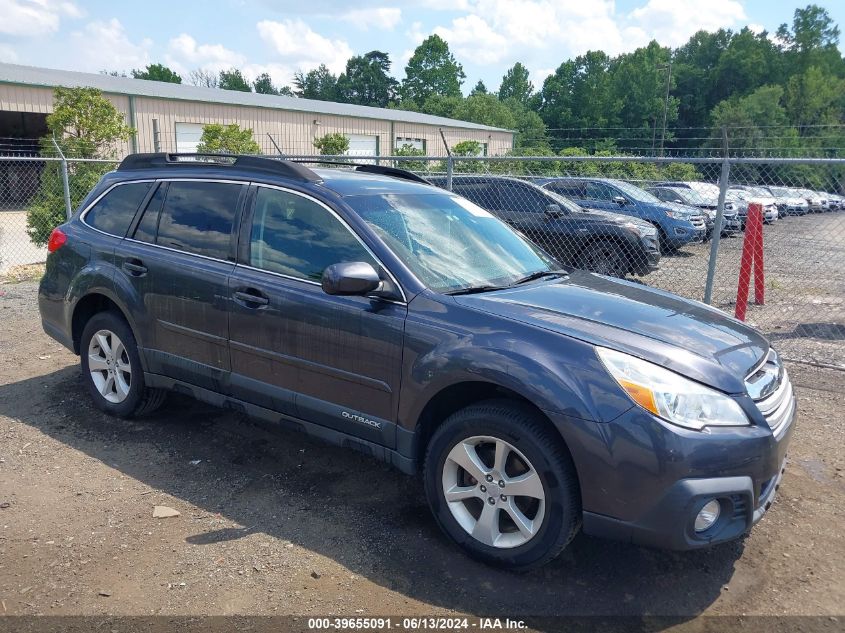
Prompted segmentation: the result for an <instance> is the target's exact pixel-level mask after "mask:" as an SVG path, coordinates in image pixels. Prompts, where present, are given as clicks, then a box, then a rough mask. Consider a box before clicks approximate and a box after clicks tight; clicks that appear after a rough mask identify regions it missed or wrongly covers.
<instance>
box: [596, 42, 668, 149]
mask: <svg viewBox="0 0 845 633" xmlns="http://www.w3.org/2000/svg"><path fill="white" fill-rule="evenodd" d="M669 61H670V51H669V49H668V48H664V47H662V46H660V45H659V44H658V43H657V42H655V41H652V42H650V43H649V45H648V46H646V47H644V48H638V49H637V50H635V51H634V52H632V53H627V54H625V55H621V56H620V57H619V58H617V60H616V61H615V62H614V64H613V66H614V67H613V71H612V72H613V92H612V94H613V95H614V98H615V99H616V100H618V102H619V105H620V107H619V115H618V121H619V125H620V126H622V127H624V128H628V130H627V131H626V134H627V136H628V138H627V139H625V140H623V139H620V140H619V146H620V148H622V149H624V148H625V147H628V146H633V147H641V146H642V144H643V142H644V140H646V139H648V141H651V139H652V138H653V137H654V135H655V128H656V127H659V126H660V124H661V123H662V121H663V111H664V107H666V105H667V104H666V99H665V97H666V79H667V75H666V73H667V70H666V65H667V64H668V63H669ZM677 119H678V99H677V98H675V97H671V96H670V97H669V100H668V107H666V125H667V128H671V127H672V126H674V125H675V122H676V121H677ZM657 134H659V132H658V133H657ZM667 138H671V133H670V134H669V135H668V137H667Z"/></svg>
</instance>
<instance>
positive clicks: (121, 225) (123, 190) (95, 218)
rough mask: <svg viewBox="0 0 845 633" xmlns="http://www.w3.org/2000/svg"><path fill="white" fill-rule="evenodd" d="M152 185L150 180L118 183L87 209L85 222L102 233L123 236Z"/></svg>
mask: <svg viewBox="0 0 845 633" xmlns="http://www.w3.org/2000/svg"><path fill="white" fill-rule="evenodd" d="M152 186H153V183H151V182H131V183H127V184H125V185H118V186H117V187H115V188H114V189H112V190H111V191H109V192H108V193H107V194H106V195H105V196H103V197H102V198H100V201H99V202H97V204H95V205H94V206H93V207H91V209H89V210H88V213H86V214H85V223H86V224H88V226H92V227H94V228H95V229H98V230H100V231H103V232H104V233H109V234H111V235H115V236H117V237H123V236H124V235H126V230H127V229H128V228H129V225H130V223H131V222H132V218H134V217H135V212H136V211H137V210H138V207H139V206H140V205H141V202H143V200H144V198H145V197H146V195H147V192H149V190H150V188H151V187H152Z"/></svg>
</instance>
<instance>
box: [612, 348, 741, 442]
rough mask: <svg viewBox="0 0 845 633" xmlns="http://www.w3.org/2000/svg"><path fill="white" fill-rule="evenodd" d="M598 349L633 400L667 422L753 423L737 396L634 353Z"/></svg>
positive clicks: (693, 426)
mask: <svg viewBox="0 0 845 633" xmlns="http://www.w3.org/2000/svg"><path fill="white" fill-rule="evenodd" d="M596 352H597V353H598V356H599V358H600V359H601V361H602V363H604V366H605V367H606V368H607V371H608V372H610V375H611V376H613V378H614V379H615V380H616V382H618V383H619V386H620V387H622V389H624V390H625V392H626V393H627V394H628V396H629V397H630V398H631V400H633V401H634V402H635V403H637V404H638V405H639V406H641V407H642V408H643V409H645V410H646V411H650V412H651V413H653V414H654V415H656V416H659V417H661V418H663V419H664V420H666V421H667V422H671V423H672V424H677V425H678V426H683V427H685V428H688V429H695V430H698V431H700V430H701V429H703V428H704V427H707V426H748V424H749V422H748V418H747V417H746V416H745V412H744V411H743V410H742V408H741V407H740V406H739V404H737V402H736V401H735V400H734V399H733V398H730V397H728V396H726V395H724V394H722V393H719V392H718V391H715V390H713V389H710V388H709V387H705V386H704V385H701V384H699V383H697V382H693V381H692V380H689V379H687V378H684V377H683V376H680V375H679V374H676V373H675V372H673V371H670V370H668V369H666V368H664V367H660V366H659V365H655V364H654V363H649V362H647V361H644V360H641V359H639V358H636V357H634V356H630V355H628V354H623V353H622V352H617V351H615V350H612V349H607V348H605V347H597V348H596Z"/></svg>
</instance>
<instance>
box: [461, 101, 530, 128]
mask: <svg viewBox="0 0 845 633" xmlns="http://www.w3.org/2000/svg"><path fill="white" fill-rule="evenodd" d="M456 106H457V107H456V108H455V109H454V110H453V112H452V118H455V119H459V120H461V121H472V122H473V123H480V124H481V125H490V126H492V127H501V128H504V129H506V130H512V129H514V128H515V127H516V117H514V115H513V112H512V111H511V109H510V108H508V106H507V105H506V104H504V103H502V102H501V101H499V100H498V99H497V98H496V95H491V94H477V95H472V96H470V97H467V98H466V99H461V100H459V101H458V102H457V104H456Z"/></svg>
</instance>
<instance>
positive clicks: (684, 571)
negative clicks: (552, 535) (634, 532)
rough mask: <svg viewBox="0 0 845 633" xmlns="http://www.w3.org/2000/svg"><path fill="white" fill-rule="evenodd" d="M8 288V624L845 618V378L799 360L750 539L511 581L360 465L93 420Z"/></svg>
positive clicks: (232, 429) (248, 431) (1, 442)
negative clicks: (782, 437) (448, 617)
mask: <svg viewBox="0 0 845 633" xmlns="http://www.w3.org/2000/svg"><path fill="white" fill-rule="evenodd" d="M0 293H3V296H0V350H2V352H0V613H2V614H6V615H12V614H53V615H59V614H61V615H78V614H83V615H95V614H119V615H120V614H125V615H155V614H168V615H179V614H185V615H187V614H297V615H308V614H311V615H326V614H337V615H346V616H356V615H375V614H400V615H406V614H440V613H460V614H468V615H484V614H486V615H489V614H491V613H494V614H497V615H502V616H511V617H515V616H526V615H534V616H541V615H560V614H579V615H590V614H601V615H616V614H621V615H625V614H641V615H642V614H651V615H674V616H680V617H682V618H684V619H689V618H694V617H696V616H698V615H700V614H732V615H741V614H747V615H754V614H765V615H782V614H802V615H823V616H824V619H825V620H827V619H829V620H830V622H831V623H836V622H839V623H840V624H841V623H842V622H843V620H844V619H843V618H842V617H839V618H838V620H837V619H836V618H835V617H834V616H841V615H842V614H843V613H845V607H843V605H845V578H843V571H845V539H843V533H845V520H843V507H845V424H843V422H844V421H845V416H843V414H842V405H843V398H842V392H843V387H845V373H843V372H841V371H834V370H829V369H818V368H814V367H810V366H807V365H803V364H792V365H790V366H789V371H790V373H791V376H792V380H793V382H794V384H795V389H796V392H797V397H798V400H799V411H800V419H799V421H798V426H797V428H796V431H795V434H794V438H793V442H792V447H791V451H790V461H789V465H788V468H787V472H786V475H785V477H784V480H783V484H782V487H781V490H780V494H779V496H778V498H777V501H776V502H775V504H774V506H773V507H772V509H771V511H770V512H769V513H768V515H767V516H766V517H765V518H764V519H763V520H762V522H761V523H760V524H759V525H758V526H757V527H756V528H755V529H754V530H753V531H752V533H751V535H750V536H749V537H748V538H746V539H745V540H744V541H740V542H735V543H731V544H727V545H723V546H719V547H716V548H713V549H710V550H707V551H698V552H692V553H671V552H663V551H656V550H650V549H643V548H639V547H634V546H631V545H626V544H620V543H614V542H607V541H602V540H598V539H593V538H589V537H585V536H583V535H579V536H578V537H577V538H576V540H575V541H574V542H573V543H572V544H571V546H570V547H569V548H568V549H567V550H566V551H565V552H564V554H563V556H562V557H561V558H560V559H559V560H557V561H555V562H554V563H552V564H551V565H549V566H547V567H546V568H544V569H541V570H539V571H536V572H533V573H530V574H527V575H515V574H511V573H506V572H500V571H496V570H493V569H490V568H488V567H485V566H483V565H480V564H477V563H475V562H472V561H470V560H469V559H467V558H465V557H464V556H463V555H462V554H461V553H460V552H459V551H458V550H457V549H456V548H455V547H453V546H452V545H451V544H449V543H448V542H447V541H446V539H445V538H444V537H443V536H442V535H441V534H440V532H439V530H438V528H437V527H436V525H435V524H434V521H433V520H432V518H431V517H430V515H429V512H428V509H427V507H426V505H425V500H424V495H423V487H422V484H421V482H420V481H419V479H418V478H411V477H406V476H403V475H401V474H400V473H398V472H396V471H394V470H391V469H390V468H389V467H387V466H385V465H384V464H381V463H378V462H376V461H373V460H371V459H369V458H367V457H364V456H361V455H358V454H354V453H350V452H346V451H343V450H341V449H337V448H332V447H328V446H325V445H321V444H318V443H316V442H313V441H311V440H309V439H306V438H305V437H303V436H300V435H297V434H294V433H290V432H286V431H281V430H276V429H268V428H266V427H262V426H258V425H257V424H256V423H255V422H252V421H249V420H245V419H243V418H241V417H239V416H237V415H236V414H233V413H231V412H226V411H222V410H217V409H214V408H210V407H208V406H206V405H201V404H198V403H196V402H193V401H191V400H188V399H184V398H177V397H171V399H170V400H169V403H168V404H167V405H165V407H164V408H163V409H161V410H160V411H159V412H158V413H157V414H155V415H154V416H153V417H150V418H147V419H142V420H137V421H123V420H118V419H112V418H109V417H107V416H105V415H103V414H101V413H99V412H98V411H96V410H95V409H94V408H93V407H92V406H91V405H90V403H89V401H88V398H87V396H86V395H85V394H84V392H83V388H82V386H81V378H80V373H79V369H78V365H77V358H76V357H74V356H73V355H72V354H70V353H69V352H67V351H65V350H64V349H63V348H61V347H60V346H59V345H58V344H57V343H55V342H53V341H52V340H51V339H49V338H48V337H47V336H46V335H45V334H43V332H42V331H41V326H40V322H39V319H38V313H37V309H36V303H35V297H36V284H35V283H33V282H31V281H24V282H21V283H14V284H5V285H0ZM155 505H165V506H169V507H171V508H174V509H176V510H178V511H179V512H180V513H181V514H180V516H178V517H175V518H166V519H157V518H153V516H152V513H153V506H155Z"/></svg>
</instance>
